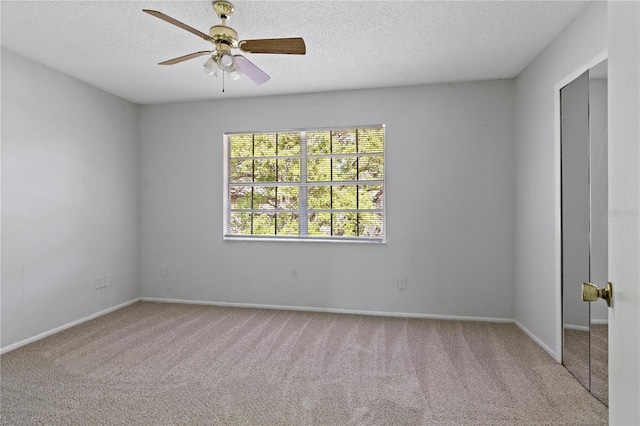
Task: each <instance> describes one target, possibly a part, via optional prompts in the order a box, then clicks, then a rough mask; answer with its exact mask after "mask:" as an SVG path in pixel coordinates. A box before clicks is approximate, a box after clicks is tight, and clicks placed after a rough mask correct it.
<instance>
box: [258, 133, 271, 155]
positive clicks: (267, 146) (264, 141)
mask: <svg viewBox="0 0 640 426" xmlns="http://www.w3.org/2000/svg"><path fill="white" fill-rule="evenodd" d="M253 152H254V154H253V155H254V157H267V156H275V155H276V134H275V133H261V134H257V135H255V137H254V142H253Z"/></svg>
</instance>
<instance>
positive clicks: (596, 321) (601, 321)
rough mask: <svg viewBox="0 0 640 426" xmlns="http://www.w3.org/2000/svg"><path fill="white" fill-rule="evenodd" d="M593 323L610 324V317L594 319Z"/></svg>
mask: <svg viewBox="0 0 640 426" xmlns="http://www.w3.org/2000/svg"><path fill="white" fill-rule="evenodd" d="M591 324H598V325H609V320H608V319H592V320H591Z"/></svg>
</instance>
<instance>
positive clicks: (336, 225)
mask: <svg viewBox="0 0 640 426" xmlns="http://www.w3.org/2000/svg"><path fill="white" fill-rule="evenodd" d="M332 215H333V235H337V236H339V237H343V236H344V237H355V236H356V235H357V233H356V230H357V223H358V222H357V217H358V215H357V214H356V213H332Z"/></svg>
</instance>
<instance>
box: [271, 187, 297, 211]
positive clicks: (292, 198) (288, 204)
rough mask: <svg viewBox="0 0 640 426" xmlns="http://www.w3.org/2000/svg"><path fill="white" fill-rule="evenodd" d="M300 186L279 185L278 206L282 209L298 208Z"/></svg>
mask: <svg viewBox="0 0 640 426" xmlns="http://www.w3.org/2000/svg"><path fill="white" fill-rule="evenodd" d="M299 191H300V190H299V188H298V187H297V186H279V187H278V190H277V193H278V200H277V202H278V204H277V205H276V208H278V209H281V210H298V202H299V200H298V193H299Z"/></svg>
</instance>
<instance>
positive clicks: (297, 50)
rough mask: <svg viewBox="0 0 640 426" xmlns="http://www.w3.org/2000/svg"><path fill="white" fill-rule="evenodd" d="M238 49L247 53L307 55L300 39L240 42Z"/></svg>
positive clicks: (265, 39) (268, 39)
mask: <svg viewBox="0 0 640 426" xmlns="http://www.w3.org/2000/svg"><path fill="white" fill-rule="evenodd" d="M238 47H239V48H240V50H242V51H243V52H247V53H282V54H285V55H304V54H305V53H307V47H306V46H305V44H304V40H303V39H302V38H301V37H295V38H263V39H258V40H242V41H241V42H239V43H238Z"/></svg>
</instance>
